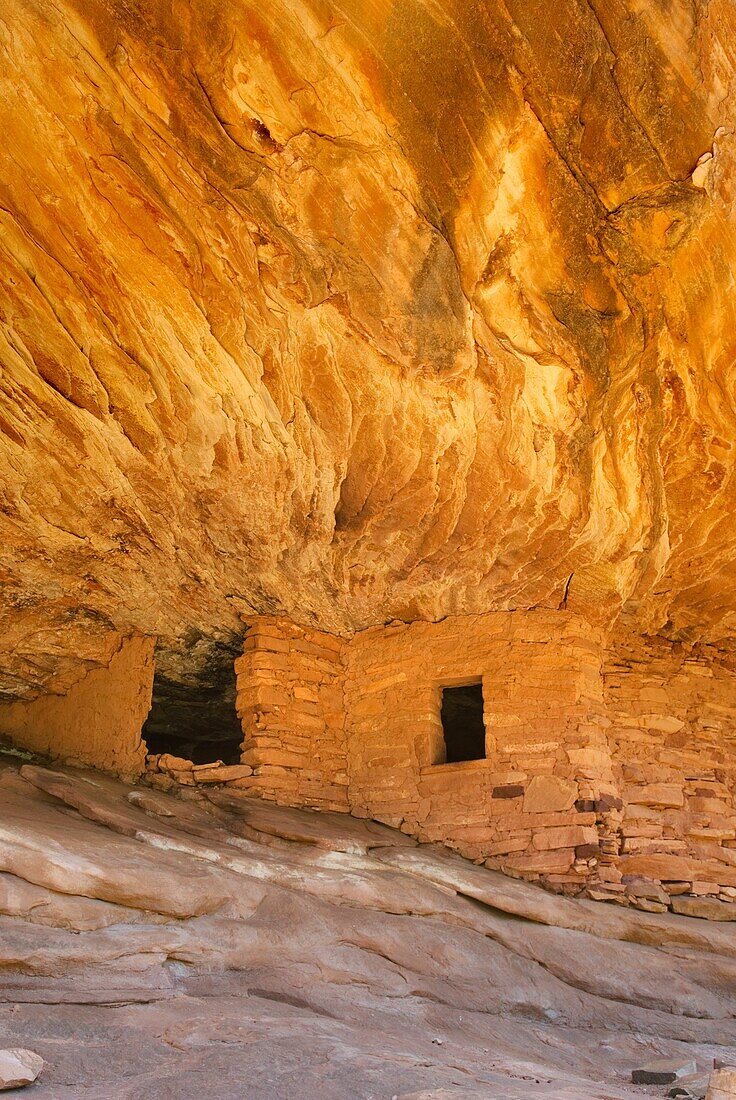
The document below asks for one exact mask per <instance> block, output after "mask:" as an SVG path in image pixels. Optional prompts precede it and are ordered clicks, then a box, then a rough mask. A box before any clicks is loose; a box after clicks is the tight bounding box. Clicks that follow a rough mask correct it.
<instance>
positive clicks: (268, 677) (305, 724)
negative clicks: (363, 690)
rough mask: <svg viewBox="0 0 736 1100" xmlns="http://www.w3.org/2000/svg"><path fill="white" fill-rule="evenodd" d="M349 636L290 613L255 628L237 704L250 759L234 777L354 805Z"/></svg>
mask: <svg viewBox="0 0 736 1100" xmlns="http://www.w3.org/2000/svg"><path fill="white" fill-rule="evenodd" d="M342 646H343V643H342V639H340V638H337V637H335V636H334V635H332V634H325V633H323V632H322V631H318V630H309V629H307V628H305V627H301V626H297V625H296V624H295V623H292V622H289V621H287V620H284V619H276V618H270V617H263V618H260V619H258V620H256V622H255V623H253V624H252V625H251V627H250V629H249V630H248V633H247V636H246V639H245V645H244V651H243V655H242V657H239V658H238V660H237V661H236V662H235V670H236V672H237V675H238V694H237V699H236V705H237V709H238V714H239V716H240V719H241V721H242V724H243V738H244V740H243V754H242V757H241V759H242V762H243V764H244V765H248V766H250V767H251V768H252V769H253V772H252V775H250V776H244V777H242V778H239V779H236V780H234V781H233V785H234V786H236V787H240V788H242V789H245V790H247V791H248V793H250V794H253V795H258V796H260V797H263V798H270V799H273V800H274V801H277V802H280V803H282V804H285V805H290V806H314V807H316V808H319V809H322V810H343V811H347V810H348V809H349V805H348V793H347V787H348V776H347V758H346V748H345V729H344V700H343V666H342V659H341V654H342Z"/></svg>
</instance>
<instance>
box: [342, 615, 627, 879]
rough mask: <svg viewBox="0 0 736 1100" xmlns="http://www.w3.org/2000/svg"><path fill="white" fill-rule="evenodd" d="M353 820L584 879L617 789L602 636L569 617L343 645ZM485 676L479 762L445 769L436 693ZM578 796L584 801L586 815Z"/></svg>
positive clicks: (523, 868)
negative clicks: (601, 808) (374, 821)
mask: <svg viewBox="0 0 736 1100" xmlns="http://www.w3.org/2000/svg"><path fill="white" fill-rule="evenodd" d="M345 663H346V690H345V710H346V729H347V735H348V736H347V742H348V761H349V775H350V789H349V794H350V804H351V808H352V810H353V812H354V813H359V814H361V815H366V816H370V817H375V818H378V820H380V821H385V822H387V823H389V824H391V825H397V826H400V827H401V828H403V829H404V830H405V831H406V832H409V833H411V834H413V835H415V836H417V837H418V838H419V839H420V840H436V841H442V842H444V843H447V844H450V845H452V846H453V847H455V848H457V849H458V850H459V851H460V852H462V853H463V855H466V856H469V857H470V858H473V859H484V860H488V861H489V862H490V864H491V865H493V866H500V867H503V868H504V869H505V870H508V871H511V872H513V873H520V874H524V875H532V876H536V875H540V874H544V875H546V876H549V877H550V879H551V881H553V882H556V883H560V884H562V883H568V882H569V883H573V884H578V885H579V884H580V883H581V882H582V881H584V880H585V879H587V878H588V877H589V876H590V874H591V872H592V867H593V866H594V863H593V862H592V861H594V860H596V859H597V855H598V832H597V829H596V820H597V819H596V812H595V805H594V803H596V802H597V801H598V800H599V799H600V798H601V796H602V794H604V793H605V794H610V792H611V790H612V786H613V778H612V774H611V767H610V758H609V756H608V752H607V745H606V743H605V738H604V737H603V736H602V734H601V730H600V728H599V726H597V725H596V724H595V723H593V722H592V721H591V714H592V712H593V711H594V710H596V709H598V708H600V705H601V678H600V665H601V638H600V636H599V635H597V634H596V632H595V631H591V629H590V627H589V626H588V625H587V624H586V623H584V622H582V621H581V620H579V619H577V618H576V617H575V616H573V615H570V614H566V613H554V612H531V613H526V614H515V613H497V614H490V615H479V616H472V617H463V618H452V619H445V620H444V621H442V622H440V623H412V624H404V623H397V624H394V625H392V626H389V627H380V628H376V629H373V630H366V631H364V632H362V633H361V634H358V635H356V636H355V637H354V638H353V639H352V640H351V641H350V642H349V643H348V644H347V645H346V648H345ZM479 676H480V677H482V682H483V698H484V719H485V726H486V758H485V759H483V760H474V761H468V762H465V763H459V764H443V763H442V761H443V759H444V756H443V752H444V741H443V734H442V724H441V720H440V702H441V687H443V686H453V685H456V684H462V683H463V682H468V680H472V679H474V678H477V677H479ZM581 801H583V802H585V806H584V807H582V808H581V805H580V803H581Z"/></svg>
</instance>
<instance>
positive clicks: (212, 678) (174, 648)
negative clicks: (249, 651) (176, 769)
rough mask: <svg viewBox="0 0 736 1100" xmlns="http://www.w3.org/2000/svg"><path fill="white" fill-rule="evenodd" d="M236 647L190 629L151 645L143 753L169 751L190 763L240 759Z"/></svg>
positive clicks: (238, 644) (233, 642)
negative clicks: (150, 683)
mask: <svg viewBox="0 0 736 1100" xmlns="http://www.w3.org/2000/svg"><path fill="white" fill-rule="evenodd" d="M242 648H243V645H242V639H241V638H232V639H228V640H227V641H222V640H216V641H215V640H213V639H211V638H207V637H204V636H202V635H200V634H195V633H194V632H192V633H191V634H190V635H189V636H187V638H185V639H183V640H182V641H181V642H180V643H178V644H177V643H174V644H172V645H170V646H167V645H165V644H160V645H159V646H158V647H157V648H156V656H155V660H156V668H155V672H154V677H153V699H152V702H151V709H150V711H149V713H148V718H147V719H146V722H145V725H144V726H143V740H144V741H145V742H146V747H147V750H148V752H149V754H152V755H153V754H157V753H162V752H166V753H171V754H172V755H173V756H182V757H184V759H185V760H191V761H192V762H193V763H195V764H210V763H213V762H214V761H216V760H222V762H223V764H238V763H239V762H240V752H241V748H240V746H241V743H242V740H243V730H242V728H241V725H240V721H239V719H238V716H237V713H236V710H235V695H236V675H235V669H234V667H233V663H234V661H235V659H236V657H238V655H239V654H240V653H241V652H242Z"/></svg>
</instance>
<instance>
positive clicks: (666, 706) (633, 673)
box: [603, 635, 736, 911]
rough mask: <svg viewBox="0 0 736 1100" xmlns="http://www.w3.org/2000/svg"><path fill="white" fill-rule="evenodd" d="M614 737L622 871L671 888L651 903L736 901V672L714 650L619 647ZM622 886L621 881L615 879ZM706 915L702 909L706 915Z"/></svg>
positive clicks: (611, 682) (607, 672) (611, 663)
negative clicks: (695, 899)
mask: <svg viewBox="0 0 736 1100" xmlns="http://www.w3.org/2000/svg"><path fill="white" fill-rule="evenodd" d="M603 673H604V675H603V681H604V698H605V716H606V719H607V721H608V722H610V726H608V730H607V734H608V740H609V744H610V746H611V754H612V758H613V761H614V770H615V774H616V780H617V783H618V785H619V788H620V791H621V797H622V800H623V804H624V806H623V812H622V815H621V818H622V819H621V825H620V854H619V858H618V859H617V860H616V861H615V870H616V871H618V872H619V873H620V874H621V876H622V877H623V880H624V883H623V885H624V886H625V887H626V889H627V890H628V891H629V892H631V891H632V890H633V889H636V888H637V884H636V882H632V881H631V879H632V878H633V879H636V878H641V879H644V880H649V881H652V880H654V881H656V882H660V883H661V884H662V889H663V893H662V894H660V895H659V896H658V897H657V895H656V892H655V893H654V894H652V892H650V893H649V895H648V896H650V897H653V898H654V900H659V901H660V902H664V903H667V902H668V899H669V896H672V897H673V898H674V899H675V900H674V902H673V904H674V906H675V908H680V909H682V910H683V911H690V910H691V909H692V904H691V903H690V902H688V901H678V900H677V899H678V898H681V897H682V896H683V895H685V894H689V895H694V896H696V897H700V898H703V899H708V898H714V897H719V898H720V900H732V899H733V898H735V897H736V808H735V797H736V667H734V662H733V658H728V657H727V656H726V655H725V654H723V653H721V652H720V651H719V650H718V649H716V648H715V647H713V646H697V647H693V648H689V647H684V646H682V645H678V644H673V643H671V642H668V641H666V640H664V639H661V638H643V637H639V636H633V635H632V636H626V635H619V636H616V637H614V638H612V639H611V642H610V645H609V649H608V653H607V656H606V661H605V665H604V670H603ZM612 877H613V878H614V879H615V878H616V875H615V874H614V875H613V876H612ZM700 908H701V910H702V909H703V906H702V905H701V906H700Z"/></svg>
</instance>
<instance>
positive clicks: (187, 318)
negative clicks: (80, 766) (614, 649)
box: [0, 0, 736, 698]
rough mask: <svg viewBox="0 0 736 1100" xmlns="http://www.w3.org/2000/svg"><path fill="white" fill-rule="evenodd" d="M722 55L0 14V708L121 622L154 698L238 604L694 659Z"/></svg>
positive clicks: (713, 629) (722, 452) (548, 36)
mask: <svg viewBox="0 0 736 1100" xmlns="http://www.w3.org/2000/svg"><path fill="white" fill-rule="evenodd" d="M734 42H736V12H735V10H734V6H733V4H732V3H731V0H709V2H708V0H671V2H669V3H667V4H657V3H653V2H650V0H646V2H644V3H641V2H639V0H637V2H634V0H612V2H607V3H601V2H599V0H594V2H592V3H582V2H580V0H561V2H560V3H558V4H555V5H549V4H547V3H546V2H542V0H534V2H529V0H511V2H506V3H501V2H500V0H498V2H497V0H492V2H490V3H487V4H483V5H476V4H474V3H472V2H470V0H452V2H451V3H449V4H440V5H437V4H435V5H432V4H429V3H427V2H426V0H402V2H399V0H384V2H383V3H379V4H371V5H364V4H359V3H352V4H349V3H343V2H336V3H332V4H328V5H325V4H322V3H318V2H317V0H303V2H300V3H298V4H294V3H293V2H292V0H274V2H272V3H269V4H268V5H266V6H265V9H264V5H262V4H259V3H255V2H251V0H238V2H237V3H234V4H228V5H223V4H221V3H215V2H213V0H197V2H196V3H194V4H190V5H186V4H184V5H182V4H180V3H179V2H178V0H177V2H174V3H172V4H169V5H166V4H154V5H151V4H146V3H134V4H129V5H125V6H123V5H116V4H113V5H110V4H103V3H98V2H96V0H93V2H89V0H84V2H82V0H60V2H59V3H57V4H54V5H52V6H48V5H43V4H38V3H36V2H35V0H15V2H13V3H12V4H8V5H5V8H4V11H3V19H2V23H0V58H1V59H2V60H1V63H0V74H1V75H0V129H1V131H2V133H3V142H2V148H1V149H0V180H1V181H2V194H1V195H0V223H1V229H0V238H1V240H2V245H1V247H0V363H1V364H2V386H1V387H0V479H1V480H0V501H1V506H0V570H1V572H2V596H1V597H0V616H1V619H0V626H1V629H0V637H1V638H2V648H3V654H4V657H3V661H2V682H1V683H0V690H1V691H2V692H3V693H4V694H5V696H6V697H8V698H11V697H16V696H20V697H32V696H34V695H35V694H37V693H38V692H40V691H43V690H57V691H61V690H66V689H67V688H68V687H69V686H70V684H71V683H72V682H74V681H75V680H78V679H79V676H80V674H81V672H82V671H83V669H84V668H85V667H90V666H94V665H95V664H105V665H106V664H108V663H109V661H110V660H111V658H112V656H113V654H114V653H115V652H116V651H117V649H118V647H119V644H120V638H121V635H123V636H126V635H128V634H130V633H131V631H134V630H137V631H140V632H142V633H143V634H145V635H149V636H157V637H159V638H160V639H161V647H160V652H159V661H158V663H159V667H160V668H161V669H162V670H163V671H164V672H165V675H166V677H167V680H168V681H169V682H175V681H176V680H177V677H178V676H181V675H183V673H182V671H181V670H182V666H183V665H184V664H186V659H187V655H189V656H190V657H191V658H192V660H195V662H199V664H198V668H199V670H200V671H201V670H203V669H204V670H206V668H207V667H208V662H211V661H212V660H213V654H214V655H216V653H217V652H219V651H220V650H222V652H226V653H231V652H233V651H237V634H238V632H239V631H240V630H241V629H242V628H241V624H240V621H239V618H238V613H239V612H246V613H247V612H249V611H253V610H255V611H259V612H267V611H283V612H284V613H285V614H287V615H290V616H292V617H294V618H296V619H299V620H301V621H311V622H314V623H318V624H321V625H322V626H324V627H326V628H329V629H339V628H343V627H358V626H364V625H366V624H369V623H376V622H383V621H385V620H386V618H388V617H391V616H397V617H404V618H416V617H428V618H436V617H440V616H442V615H444V614H447V613H460V612H476V611H487V610H490V609H493V608H507V607H520V608H524V607H529V606H532V605H534V606H539V607H550V608H556V607H558V606H559V605H560V603H564V604H565V606H567V607H568V608H569V609H570V610H575V611H579V612H580V613H582V614H583V615H585V616H587V617H590V618H594V619H603V620H609V619H610V618H612V617H614V616H616V615H617V614H619V613H622V614H624V616H625V617H626V618H627V620H629V621H630V622H631V623H633V624H635V625H636V626H639V627H642V628H645V629H648V630H652V629H660V628H661V629H663V630H665V631H666V632H667V633H669V634H671V635H674V636H678V637H684V638H691V637H701V638H706V637H707V638H711V639H716V640H718V639H721V640H724V644H725V640H726V639H727V638H729V637H730V636H731V635H732V629H733V624H734V613H735V611H736V606H735V604H734V599H735V597H734V591H736V590H735V589H734V586H733V584H732V583H731V578H732V575H733V569H734V540H735V539H736V534H735V531H734V525H733V522H732V516H733V512H734V504H735V503H736V500H735V492H736V490H735V488H734V486H735V485H736V479H735V478H734V464H735V459H734V437H735V435H736V423H735V420H734V408H735V407H736V402H734V400H733V389H734V380H733V332H734V331H735V330H736V324H735V321H736V308H735V298H734V291H733V280H732V274H731V273H732V271H733V268H734V264H735V263H736V224H735V222H734V218H733V178H734V174H733V165H734V148H735V147H734V138H733V134H734V131H735V130H736V125H735V123H736V119H735V118H734V113H735V112H736V107H735V104H736V95H734V90H735V89H734V66H735V63H736V59H735V56H734ZM193 682H195V683H200V682H201V683H203V684H205V686H206V685H207V684H210V685H212V684H215V683H219V681H218V680H217V676H216V675H215V673H213V674H212V676H211V677H210V678H209V680H208V678H207V675H205V674H204V673H202V676H199V678H198V676H194V679H193ZM162 690H163V689H162Z"/></svg>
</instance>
